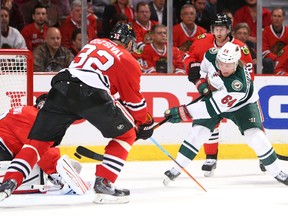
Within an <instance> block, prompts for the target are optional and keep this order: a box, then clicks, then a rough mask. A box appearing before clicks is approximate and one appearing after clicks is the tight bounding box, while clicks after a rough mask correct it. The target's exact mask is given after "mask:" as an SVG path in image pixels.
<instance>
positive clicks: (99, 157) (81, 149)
mask: <svg viewBox="0 0 288 216" xmlns="http://www.w3.org/2000/svg"><path fill="white" fill-rule="evenodd" d="M74 155H75V156H76V157H77V158H79V159H81V155H82V156H84V157H87V158H90V159H93V160H98V161H102V160H103V155H102V154H98V153H96V152H94V151H92V150H90V149H88V148H86V147H84V146H78V147H77V148H76V152H75V153H74Z"/></svg>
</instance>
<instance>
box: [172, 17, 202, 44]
mask: <svg viewBox="0 0 288 216" xmlns="http://www.w3.org/2000/svg"><path fill="white" fill-rule="evenodd" d="M205 32H206V30H205V29H204V28H202V27H201V26H198V25H196V24H195V28H194V31H193V32H192V33H191V34H189V33H188V32H187V29H186V27H185V25H184V24H183V23H182V22H181V23H179V24H177V25H175V26H173V45H174V46H175V47H178V48H179V47H181V46H182V45H183V44H184V43H186V42H187V41H190V42H191V44H192V43H193V42H194V41H195V40H196V39H197V36H198V35H200V34H203V33H205Z"/></svg>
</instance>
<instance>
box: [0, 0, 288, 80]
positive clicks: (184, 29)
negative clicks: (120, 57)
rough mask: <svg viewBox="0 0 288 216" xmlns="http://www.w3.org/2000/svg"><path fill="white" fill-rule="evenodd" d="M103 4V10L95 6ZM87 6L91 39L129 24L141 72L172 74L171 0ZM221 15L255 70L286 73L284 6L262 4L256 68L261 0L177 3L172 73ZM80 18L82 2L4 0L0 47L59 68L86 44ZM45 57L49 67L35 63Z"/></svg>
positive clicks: (118, 0)
mask: <svg viewBox="0 0 288 216" xmlns="http://www.w3.org/2000/svg"><path fill="white" fill-rule="evenodd" d="M99 2H102V3H103V5H104V7H103V10H102V12H101V13H99V10H98V11H96V9H95V8H96V5H98V4H99ZM87 5H88V7H87V35H86V36H87V41H90V40H92V39H95V38H105V37H109V34H110V31H111V29H112V27H113V26H114V25H115V24H116V23H119V22H124V23H130V24H131V25H132V27H133V29H134V31H135V33H136V43H137V44H136V49H135V52H134V53H132V55H133V56H134V57H135V58H136V59H137V60H138V61H139V63H140V65H141V67H142V72H143V73H152V74H154V73H168V72H167V28H166V27H167V0H101V1H94V0H88V4H87ZM220 8H221V10H220ZM219 13H222V14H223V13H224V14H227V16H228V17H229V18H230V19H231V23H232V24H231V26H232V29H231V33H230V35H231V36H233V37H234V38H235V39H238V40H240V41H242V42H243V43H244V44H245V46H247V48H248V49H249V51H250V54H251V56H252V59H253V65H254V71H255V73H257V71H258V73H263V74H278V75H283V74H287V71H288V67H287V65H288V63H287V61H288V60H287V58H286V59H285V56H287V52H288V51H287V50H288V48H287V46H288V26H285V25H284V22H285V16H286V14H285V10H284V9H283V8H281V7H275V8H273V9H272V10H271V11H270V10H268V9H267V8H265V7H263V8H262V27H263V31H262V32H263V33H262V38H263V40H262V56H263V59H262V63H263V67H262V71H260V72H259V70H257V68H256V65H257V64H256V62H257V60H256V50H257V0H237V1H229V0H177V1H173V16H172V17H173V47H172V50H173V54H172V55H173V56H172V57H173V73H175V74H185V73H186V74H187V73H188V69H187V67H186V66H185V65H184V58H185V57H186V56H187V54H189V52H191V50H190V47H191V45H192V44H193V43H194V42H195V41H196V40H199V38H201V37H205V35H206V34H209V33H211V21H212V20H213V18H214V17H215V16H216V15H217V14H219ZM81 22H82V0H61V1H57V0H2V1H1V41H0V42H1V43H0V48H17V49H19V48H25V49H26V48H27V49H29V50H30V51H31V52H33V55H34V58H35V59H36V61H35V65H34V70H35V71H51V70H56V69H57V70H58V69H59V68H61V67H66V66H67V61H68V60H69V59H70V58H71V56H75V55H76V54H77V53H78V52H79V51H80V50H81V47H83V45H82V44H81V42H82V33H81ZM58 31H59V34H57V36H53V37H52V36H49V37H48V32H54V33H55V32H58ZM53 35H54V34H53ZM216 41H217V40H215V47H220V46H221V45H219V44H217V43H216ZM39 50H40V51H39ZM40 52H43V53H41V54H40ZM192 52H193V51H192ZM44 53H45V54H44ZM41 58H46V59H45V62H47V64H48V65H43V64H41V65H37V62H39V61H40V59H41ZM49 64H50V65H49ZM51 64H52V65H51ZM40 66H41V67H40ZM185 71H186V72H185Z"/></svg>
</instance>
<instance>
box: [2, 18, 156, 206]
mask: <svg viewBox="0 0 288 216" xmlns="http://www.w3.org/2000/svg"><path fill="white" fill-rule="evenodd" d="M135 40H136V38H135V33H134V31H133V29H132V27H131V26H130V25H128V24H117V25H116V26H115V27H114V28H113V29H112V31H111V33H110V40H109V39H94V40H92V41H90V42H89V43H88V44H86V45H85V46H84V47H83V49H82V50H81V51H80V52H79V53H78V54H77V56H76V57H75V58H74V60H73V61H72V62H71V64H70V66H69V67H68V68H65V69H63V70H61V71H59V73H57V75H55V76H54V77H53V78H52V81H51V86H52V88H51V89H50V91H49V93H48V97H47V100H46V101H45V104H44V106H43V108H42V109H41V110H40V111H39V113H38V115H37V118H36V120H35V122H34V125H33V127H32V129H31V131H30V133H29V136H28V138H29V139H31V141H30V143H28V144H27V147H30V148H25V149H22V150H23V152H21V151H22V150H21V151H20V153H21V155H22V156H24V151H26V152H25V155H29V160H28V158H27V161H29V166H28V169H29V167H33V166H34V164H35V163H36V162H37V161H38V160H39V158H41V157H42V156H43V155H44V154H45V152H46V151H47V150H48V149H49V147H50V146H51V141H54V140H55V139H56V138H57V137H58V136H59V135H61V134H63V133H65V131H66V130H67V128H69V126H70V125H71V124H72V123H73V122H74V121H75V120H79V119H85V120H87V121H88V122H90V123H91V124H92V125H93V126H95V127H96V128H97V129H98V130H99V131H100V132H101V133H102V135H103V136H104V137H105V138H111V140H110V141H109V143H108V144H107V145H106V147H105V152H104V158H103V161H102V163H101V164H97V165H96V172H95V178H96V179H95V184H94V191H95V199H94V202H95V203H127V202H129V195H130V191H129V190H128V189H119V188H116V187H115V186H114V182H115V181H116V179H117V178H118V176H119V174H120V172H121V170H122V168H123V166H124V164H125V161H126V159H127V157H128V153H129V151H130V150H131V148H132V145H133V143H134V142H135V140H136V139H148V138H149V137H151V136H152V134H153V123H154V120H153V118H152V117H151V115H150V114H149V113H148V111H147V106H146V101H145V98H144V97H143V95H142V93H141V92H140V78H141V74H142V73H141V69H140V66H139V64H138V62H137V61H136V59H135V58H134V57H133V56H132V55H131V54H130V52H129V51H130V50H131V48H132V47H133V45H134V43H135ZM116 93H118V95H119V97H120V98H119V100H115V98H114V97H113V95H114V94H116ZM120 100H121V103H120ZM20 153H19V154H20ZM19 154H18V155H19ZM15 159H17V156H16V157H15V158H14V160H15ZM8 171H9V168H8ZM22 181H23V174H22V173H20V172H17V171H15V170H11V172H7V173H6V175H5V176H4V180H3V184H2V185H1V186H0V200H3V199H5V198H7V197H9V196H10V195H11V193H12V192H13V191H14V190H15V188H17V187H19V186H20V185H21V184H22Z"/></svg>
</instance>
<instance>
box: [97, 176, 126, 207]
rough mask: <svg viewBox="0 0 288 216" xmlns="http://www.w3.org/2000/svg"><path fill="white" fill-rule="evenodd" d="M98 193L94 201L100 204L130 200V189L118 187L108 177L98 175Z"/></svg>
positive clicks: (122, 202)
mask: <svg viewBox="0 0 288 216" xmlns="http://www.w3.org/2000/svg"><path fill="white" fill-rule="evenodd" d="M94 191H95V193H96V196H95V199H94V201H93V202H94V203H98V204H124V203H128V202H129V195H130V191H129V190H128V189H118V188H115V186H114V185H113V184H112V182H110V181H109V180H108V179H105V178H102V177H96V180H95V184H94Z"/></svg>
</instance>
